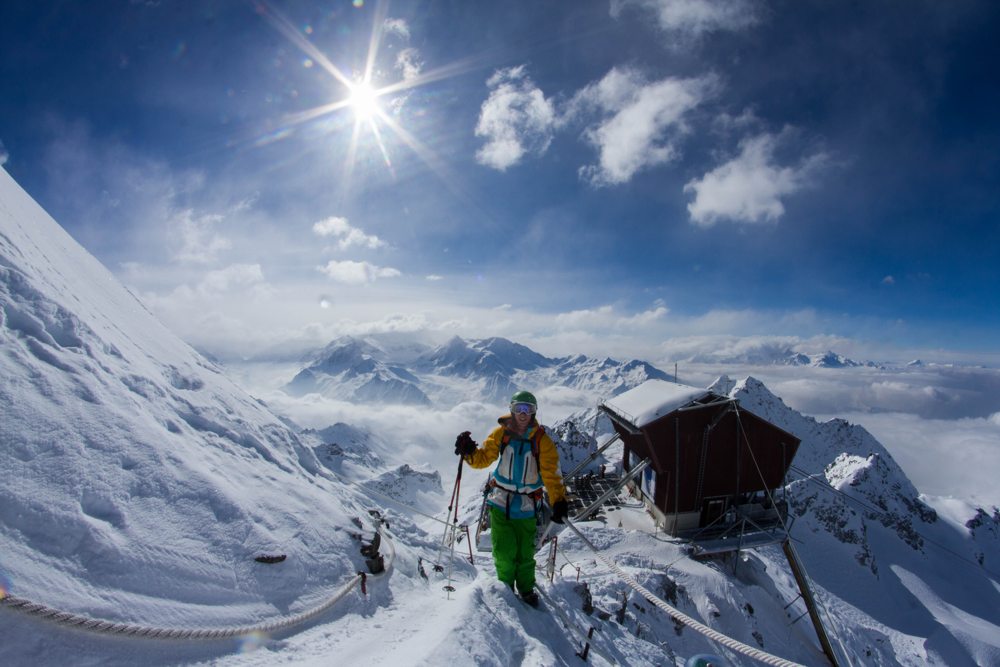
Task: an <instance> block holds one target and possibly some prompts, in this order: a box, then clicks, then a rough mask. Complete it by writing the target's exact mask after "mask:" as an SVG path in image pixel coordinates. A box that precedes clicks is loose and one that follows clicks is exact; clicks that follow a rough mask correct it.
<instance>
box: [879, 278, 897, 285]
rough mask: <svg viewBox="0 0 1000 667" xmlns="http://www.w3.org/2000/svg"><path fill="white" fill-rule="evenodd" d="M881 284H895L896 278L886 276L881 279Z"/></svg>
mask: <svg viewBox="0 0 1000 667" xmlns="http://www.w3.org/2000/svg"><path fill="white" fill-rule="evenodd" d="M882 284H883V285H895V284H896V279H895V278H893V277H892V276H886V277H885V278H883V279H882Z"/></svg>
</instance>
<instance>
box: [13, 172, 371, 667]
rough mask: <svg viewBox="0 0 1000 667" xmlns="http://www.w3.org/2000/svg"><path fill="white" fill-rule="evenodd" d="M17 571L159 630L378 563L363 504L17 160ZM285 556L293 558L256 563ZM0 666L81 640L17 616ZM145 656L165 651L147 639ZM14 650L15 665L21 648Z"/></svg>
mask: <svg viewBox="0 0 1000 667" xmlns="http://www.w3.org/2000/svg"><path fill="white" fill-rule="evenodd" d="M0 341H2V342H0V377H2V380H0V406H2V410H3V418H2V419H0V571H2V572H3V573H4V576H3V581H2V582H0V583H3V587H4V588H6V589H8V590H9V592H10V593H11V594H14V595H17V596H19V597H24V598H28V599H32V600H35V601H38V602H42V603H45V604H47V605H50V606H53V607H57V608H63V609H67V610H70V611H74V612H77V613H81V614H87V615H92V616H96V617H100V618H107V619H112V620H124V621H131V622H136V623H142V624H147V625H150V624H157V623H159V624H167V625H171V626H177V625H181V626H185V627H187V626H193V627H198V626H204V625H210V626H219V625H228V624H243V623H248V622H253V621H255V620H258V619H262V618H269V617H272V616H277V615H279V614H282V613H285V612H294V611H297V610H301V609H302V608H304V607H306V606H309V603H314V598H315V596H316V595H317V594H318V593H322V592H323V591H324V589H330V588H332V587H334V586H337V585H340V584H341V583H342V582H343V580H345V579H346V578H347V577H348V576H349V575H351V574H353V573H354V572H355V571H357V570H358V569H359V566H361V565H362V561H361V559H360V557H356V554H357V549H356V546H355V545H354V543H353V540H352V539H351V538H350V536H349V534H348V532H349V531H347V530H345V529H344V528H345V526H347V527H349V526H350V525H351V524H350V521H349V518H350V517H352V516H355V515H358V514H360V513H362V512H363V510H362V509H359V508H358V507H356V506H355V505H354V503H353V501H352V500H351V495H350V494H349V493H345V487H344V485H343V484H335V483H333V482H332V479H333V477H334V476H333V475H332V474H331V473H326V472H324V468H323V467H322V466H321V465H320V462H319V460H318V459H317V457H316V455H315V454H314V452H313V451H312V449H310V448H309V447H308V446H307V445H306V444H305V443H304V442H303V441H302V440H301V439H300V438H299V437H298V436H297V435H296V434H295V433H293V432H292V431H291V430H290V429H289V428H288V427H287V426H286V425H285V424H283V423H282V422H281V421H280V420H279V419H278V418H277V417H276V416H275V415H273V414H271V413H270V412H269V411H268V410H267V408H266V407H264V406H263V405H261V404H260V403H259V402H257V401H256V400H254V399H253V398H251V397H250V396H248V395H247V394H245V393H244V392H243V391H241V390H240V389H239V388H238V387H237V386H236V385H235V384H233V383H232V382H231V381H230V380H229V379H228V378H227V377H226V376H225V375H223V374H222V373H221V372H220V371H219V369H218V368H216V367H215V366H213V365H212V364H211V363H209V362H207V361H206V360H205V359H204V358H202V357H201V356H200V355H199V354H198V353H196V352H195V351H194V350H192V349H191V348H190V347H189V346H187V345H186V344H185V343H183V342H182V341H181V340H180V339H178V338H177V337H176V336H174V335H173V334H171V333H170V332H169V331H167V330H166V329H165V328H164V327H163V326H162V325H161V324H160V322H159V321H157V320H156V319H155V318H154V317H153V316H152V315H151V314H150V313H149V312H148V311H147V310H146V309H145V308H143V306H142V305H141V304H140V303H139V302H138V301H137V300H136V299H135V298H134V297H133V296H132V295H131V294H130V293H129V292H128V291H127V290H126V289H125V288H124V287H122V286H121V285H120V284H119V283H118V282H117V280H115V278H114V277H113V276H112V275H111V274H110V273H109V272H108V271H107V270H106V269H105V268H104V267H102V266H101V265H100V264H99V263H98V262H97V261H96V260H95V259H93V258H92V257H91V256H90V255H89V254H87V253H86V252H85V251H83V249H82V248H80V247H79V246H78V245H77V244H76V243H75V242H74V241H73V240H72V239H71V238H70V237H69V236H68V235H67V234H66V233H65V232H64V231H63V230H62V229H61V228H60V227H59V226H58V225H57V224H56V223H55V221H53V220H52V219H51V218H50V217H49V216H48V215H46V214H45V213H44V212H43V211H42V210H41V209H40V208H39V207H38V206H37V205H36V204H35V203H34V202H33V201H32V200H31V199H30V197H28V196H27V195H26V194H25V193H24V192H23V191H22V190H21V189H20V188H19V187H18V186H17V184H16V183H14V181H13V180H11V178H10V177H9V176H8V175H7V173H6V172H4V171H2V170H0ZM275 552H277V553H281V554H286V555H287V556H288V560H287V562H286V564H285V565H284V566H283V567H282V568H280V569H278V568H274V567H270V568H269V567H268V566H263V565H260V564H258V563H256V562H255V561H254V560H253V559H254V556H256V555H260V554H273V553H275ZM2 623H3V626H4V632H3V637H2V639H0V663H3V664H23V663H25V662H28V657H29V656H30V662H32V663H35V662H38V661H41V662H43V663H49V664H70V663H73V664H82V663H86V662H94V661H98V658H99V656H101V655H102V653H103V648H102V646H101V645H100V643H99V642H91V643H86V642H84V645H85V646H89V647H91V649H90V651H89V652H88V651H87V650H83V651H81V652H80V653H79V654H76V653H74V654H73V656H74V657H73V659H72V660H68V659H67V654H66V653H65V652H66V651H68V650H69V649H68V646H70V645H71V644H72V641H71V640H70V639H65V640H64V641H53V639H52V636H53V634H52V629H51V628H49V627H45V626H43V627H36V625H35V624H34V623H29V622H26V621H24V620H23V619H20V618H15V617H13V616H12V614H11V613H10V612H6V611H4V612H3V621H2ZM147 648H148V647H147ZM5 656H6V657H5Z"/></svg>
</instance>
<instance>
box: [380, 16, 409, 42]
mask: <svg viewBox="0 0 1000 667" xmlns="http://www.w3.org/2000/svg"><path fill="white" fill-rule="evenodd" d="M382 30H384V31H385V32H386V33H387V34H390V35H396V36H397V37H401V38H403V39H404V40H407V41H409V39H410V25H409V24H408V23H407V22H406V21H405V20H403V19H392V18H387V19H386V20H385V21H383V22H382Z"/></svg>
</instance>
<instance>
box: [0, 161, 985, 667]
mask: <svg viewBox="0 0 1000 667" xmlns="http://www.w3.org/2000/svg"><path fill="white" fill-rule="evenodd" d="M0 336H2V346H0V373H2V381H0V406H2V408H3V419H2V420H0V588H2V590H0V593H9V594H10V595H12V596H17V597H19V598H26V599H30V600H34V601H37V602H41V603H45V604H47V605H50V606H53V607H58V608H62V609H65V610H67V611H71V612H74V613H77V614H81V615H88V616H94V617H99V618H105V619H112V620H121V621H128V622H132V623H136V624H141V625H147V626H156V627H167V628H203V627H213V628H214V627H220V626H231V625H246V624H253V623H255V622H258V621H261V620H270V619H274V618H276V617H281V616H284V615H287V614H293V613H296V612H298V611H301V610H303V609H307V608H311V607H313V606H314V605H316V604H317V603H319V602H321V601H322V600H323V599H325V597H326V596H328V595H329V594H330V593H332V592H334V591H336V590H337V589H338V588H339V587H340V586H341V584H343V583H344V582H345V581H346V580H347V579H349V578H350V577H351V576H353V575H354V573H355V572H357V571H359V570H364V569H365V565H364V563H363V559H362V557H361V556H360V553H359V548H358V547H359V541H358V537H359V536H360V537H361V538H362V539H364V540H367V539H370V538H371V536H372V535H373V533H372V527H373V524H372V522H371V518H370V516H369V513H368V510H370V509H376V508H377V509H379V510H380V511H381V512H382V514H383V516H384V517H385V518H386V519H387V520H388V527H387V528H386V530H387V534H388V535H389V537H390V538H391V541H392V543H393V548H392V550H391V552H392V553H394V554H395V559H394V561H393V568H392V569H391V571H390V574H389V575H388V577H385V578H382V579H374V578H373V579H370V580H369V587H368V595H367V596H362V595H361V593H360V592H358V591H353V592H352V593H351V594H350V595H348V596H347V598H345V600H344V601H343V602H342V603H340V604H338V605H337V606H336V607H334V608H333V609H332V610H330V611H329V612H326V613H324V614H322V615H321V616H319V617H317V618H316V619H314V620H312V621H310V622H308V623H305V624H303V625H302V626H300V627H297V628H295V629H292V630H289V631H285V632H283V633H281V634H279V635H277V636H272V637H266V636H253V637H248V638H246V639H245V640H243V641H233V640H227V641H208V642H184V641H169V642H168V641H154V640H140V639H126V638H121V637H118V638H112V637H106V636H101V635H93V634H84V633H82V632H80V631H74V630H68V629H65V628H63V627H60V626H57V625H55V624H53V623H49V622H43V621H40V620H35V619H32V618H29V617H27V616H25V615H23V614H21V613H19V612H16V611H14V610H12V609H9V608H6V607H4V606H2V605H0V627H2V628H3V632H2V635H0V664H4V665H6V664H11V665H20V664H32V665H66V664H73V665H109V664H110V665H134V664H146V665H176V664H207V663H211V664H220V665H264V664H267V665H270V664H275V663H283V664H307V665H328V664H331V663H335V662H336V663H345V664H353V663H355V662H364V663H365V664H375V665H397V664H427V665H437V664H443V663H452V664H477V665H509V664H524V665H551V664H566V665H568V664H577V663H579V658H577V657H576V656H575V655H574V653H575V652H576V651H579V650H580V649H581V648H582V642H581V641H580V640H579V639H578V638H577V637H576V636H575V635H573V634H572V633H570V634H567V632H566V630H565V628H564V627H563V626H562V623H561V620H560V619H561V616H560V613H559V612H557V611H556V610H557V609H558V610H559V611H560V612H561V613H562V614H565V616H566V617H568V618H570V619H571V620H572V623H573V625H574V626H579V627H580V628H582V629H583V630H584V631H586V629H587V628H589V627H590V626H594V627H595V628H596V630H597V632H596V635H595V639H594V645H595V650H596V651H599V652H600V653H601V654H603V655H606V656H607V657H608V658H610V659H611V660H613V661H614V662H617V663H619V664H628V665H662V664H673V665H681V664H683V663H684V660H685V659H686V658H687V657H689V656H692V655H694V654H697V653H722V654H724V655H725V656H726V657H727V658H728V659H729V660H731V661H732V662H733V663H734V664H743V665H749V664H754V663H753V661H752V660H750V659H748V658H744V657H741V656H740V655H738V654H736V653H733V652H731V651H726V650H723V649H722V648H721V647H719V646H716V645H713V644H712V643H711V642H709V641H708V640H706V639H704V638H703V637H701V636H700V635H698V634H696V633H694V632H692V631H691V630H690V629H684V628H681V627H680V626H678V625H676V624H675V623H674V622H672V621H671V620H670V619H669V617H667V616H666V615H665V614H664V613H663V612H661V611H660V610H658V609H656V608H655V607H653V606H652V605H650V604H649V603H648V602H647V601H645V600H644V599H642V598H641V597H639V596H638V595H636V594H635V593H634V592H632V591H631V589H629V588H627V587H626V586H625V585H624V584H623V582H622V581H621V580H620V579H619V578H618V577H617V575H615V574H614V573H613V572H611V571H609V570H608V569H607V567H606V566H604V565H603V564H602V563H600V562H599V561H598V560H597V559H596V557H595V556H594V554H593V553H591V552H590V551H589V550H588V549H587V548H586V546H585V545H584V544H583V543H582V542H581V540H579V538H577V537H576V536H575V535H572V534H570V533H569V532H566V531H564V532H563V533H562V534H561V535H560V539H559V544H560V547H561V552H560V554H559V557H558V560H557V565H558V567H557V575H556V578H555V581H554V583H553V584H545V585H544V587H543V588H544V590H545V592H546V594H547V597H548V599H547V600H546V602H545V606H546V608H547V609H546V610H543V611H537V610H533V609H530V608H527V607H525V606H524V605H522V604H521V603H519V602H518V601H516V600H515V599H513V598H512V596H511V595H510V593H509V592H508V591H506V589H505V588H504V587H502V586H500V585H498V584H497V583H496V582H495V579H494V575H493V573H492V564H491V562H490V559H489V556H488V554H481V553H478V552H477V553H476V563H475V565H471V564H469V563H467V562H466V561H464V560H463V558H462V555H463V553H466V552H464V551H463V549H467V548H468V547H467V543H466V542H464V541H463V542H462V543H460V544H459V545H458V548H457V552H456V554H457V555H456V558H455V559H454V561H451V560H450V559H449V558H448V556H449V553H448V552H447V551H446V552H445V553H444V554H440V555H442V556H443V558H441V559H440V560H441V561H442V564H444V565H447V564H448V563H449V562H452V564H453V573H452V584H453V585H454V587H455V589H456V590H455V591H454V592H453V593H450V594H449V593H446V592H445V591H444V590H443V589H442V586H443V585H444V584H445V583H446V579H445V577H446V575H445V573H439V572H435V571H434V570H433V569H432V568H431V567H430V562H431V561H433V560H435V559H437V557H438V556H439V549H438V547H439V544H440V538H441V530H442V526H441V525H440V524H439V523H437V522H435V521H433V520H430V519H429V518H427V517H426V516H425V514H428V513H429V514H435V515H437V516H441V515H442V509H443V507H444V505H445V504H446V502H447V493H445V491H450V488H451V483H452V480H453V478H451V477H449V478H446V479H442V476H441V474H440V473H439V472H438V471H436V470H432V469H430V468H429V467H427V466H426V465H425V464H418V463H417V462H415V461H406V460H402V459H400V458H399V452H398V450H397V449H396V448H394V447H393V446H392V443H391V442H389V441H387V440H383V439H382V438H381V437H380V436H379V435H378V434H376V433H372V432H369V431H366V430H363V429H360V428H357V427H355V426H352V425H349V424H343V423H338V424H334V425H332V426H329V427H328V428H324V429H319V430H314V431H302V432H296V431H295V430H294V429H293V428H292V427H290V426H288V425H286V424H285V423H284V422H283V421H282V420H281V419H279V418H278V417H277V416H275V415H274V414H272V413H271V412H270V411H269V410H268V409H267V408H266V407H265V406H264V405H262V404H260V403H259V402H258V401H256V400H254V399H253V398H251V397H250V396H248V395H246V394H245V393H244V392H243V391H242V390H240V389H239V388H238V387H237V386H236V385H235V384H233V383H232V382H231V381H229V380H228V379H227V378H226V376H225V375H223V374H222V373H221V372H220V371H219V369H218V368H216V367H215V366H213V365H212V364H211V363H209V362H207V361H206V360H205V359H204V358H202V357H201V356H199V355H198V354H197V353H196V352H194V351H193V350H191V349H190V348H189V347H188V346H187V345H185V344H184V343H183V342H181V341H180V340H179V339H177V338H176V337H175V336H173V335H172V334H171V333H170V332H168V331H167V330H165V329H164V327H163V326H162V325H160V323H159V322H157V321H156V320H155V318H153V317H152V316H151V315H150V314H149V313H148V312H147V311H146V310H145V309H144V308H143V307H142V305H141V304H140V303H139V302H138V301H137V300H136V299H134V298H133V297H132V295H131V294H129V293H128V291H127V290H125V289H124V288H123V287H122V286H121V285H119V284H118V283H117V282H116V281H115V280H114V279H113V277H112V276H111V275H110V274H109V273H108V272H107V271H106V270H105V269H104V268H103V267H101V266H100V265H99V264H98V263H97V262H96V261H95V260H94V259H93V258H92V257H90V256H89V255H88V254H87V253H86V252H85V251H83V249H81V248H80V247H79V246H78V245H77V244H76V243H75V242H73V241H72V239H70V238H69V237H68V236H67V235H66V234H65V233H64V232H63V231H62V230H61V229H60V228H59V226H58V225H57V224H56V223H55V222H54V221H53V220H51V219H50V218H49V217H48V216H47V215H45V214H44V212H43V211H41V210H40V209H39V208H38V207H37V205H35V204H34V202H32V201H31V199H30V198H29V197H28V196H27V195H26V194H25V193H24V192H23V191H21V190H20V188H19V187H18V186H17V185H16V184H15V183H13V181H11V180H10V178H9V177H8V176H7V175H6V173H4V172H2V171H0ZM711 389H712V391H715V392H717V393H724V394H729V395H731V396H734V397H736V398H739V399H740V403H741V405H743V406H744V407H745V408H746V409H749V410H752V411H754V412H756V413H757V414H759V415H760V416H762V417H764V418H767V419H770V420H772V421H774V422H775V423H777V424H778V425H779V426H781V427H782V428H785V429H787V430H789V431H791V432H793V433H794V434H796V435H797V436H799V437H800V438H802V440H803V444H802V447H801V448H800V456H799V458H797V460H796V466H797V468H798V471H797V473H796V477H797V478H798V479H797V481H795V482H794V483H793V484H792V486H791V488H790V491H789V500H790V504H791V506H792V508H793V511H794V513H795V514H797V515H799V516H800V518H799V519H798V521H797V522H796V525H795V527H794V530H793V534H794V535H795V536H796V537H797V538H798V540H799V546H798V548H799V551H800V553H801V554H802V556H803V558H804V560H805V562H806V565H807V567H808V568H809V571H810V574H811V575H812V577H813V579H814V583H815V584H816V592H817V595H818V596H819V598H820V599H821V600H822V601H823V602H824V605H825V607H826V609H827V610H828V612H829V614H828V619H829V621H830V625H831V629H832V630H833V631H834V632H835V635H836V637H838V638H839V639H840V640H841V641H842V643H843V644H844V647H845V650H846V654H847V655H849V656H850V658H851V661H852V662H853V664H856V665H857V664H866V665H867V664H878V665H891V664H906V665H923V664H939V665H945V664H947V665H974V664H980V665H989V664H1000V657H998V656H1000V653H998V647H997V644H998V643H1000V642H998V633H997V628H998V626H1000V618H998V613H1000V612H998V610H1000V585H998V584H997V583H996V581H997V578H996V576H995V575H994V574H991V573H995V572H996V570H997V562H998V561H1000V548H998V541H1000V537H998V536H1000V515H998V514H997V513H996V511H978V512H977V511H975V509H974V508H970V507H968V506H964V505H962V504H961V503H958V502H952V503H949V504H947V505H946V506H945V505H943V506H941V507H939V508H930V507H928V506H927V505H925V504H924V503H923V502H922V501H921V499H920V498H919V496H918V495H917V494H916V491H915V490H914V489H913V487H912V485H911V484H910V483H909V481H908V480H907V479H906V476H905V475H904V474H903V473H902V471H901V470H900V469H899V468H898V466H896V464H895V462H894V461H893V460H892V458H891V457H890V456H889V455H888V454H887V453H886V452H885V450H884V448H882V447H881V445H879V443H878V442H877V441H875V439H874V438H872V437H871V436H870V435H869V434H868V433H867V432H865V431H864V430H863V429H860V428H859V427H854V426H851V425H849V424H847V423H846V422H840V421H836V420H835V421H831V422H824V423H818V422H816V421H815V420H812V419H810V418H808V417H804V416H802V415H801V414H799V413H797V412H795V411H794V410H791V409H789V408H788V407H787V406H785V405H784V404H783V403H782V402H781V401H780V399H778V398H777V397H775V396H773V395H772V394H771V393H770V392H769V391H767V389H766V388H765V387H763V385H761V384H760V383H758V382H756V381H754V380H752V379H747V380H744V381H742V382H739V383H736V382H732V381H728V380H726V379H723V380H721V381H720V382H718V383H716V384H715V385H714V386H713V387H711ZM594 415H595V413H594V412H593V411H592V410H591V411H589V412H588V413H586V414H582V415H578V416H576V417H574V420H573V421H565V422H562V423H558V424H553V425H552V428H551V429H550V432H551V433H552V434H554V435H555V436H556V437H557V438H558V439H559V440H560V448H561V453H562V457H563V460H564V462H565V463H566V464H567V467H568V465H569V464H570V463H571V462H575V461H579V460H581V459H582V453H583V452H584V451H587V450H591V449H593V448H594V447H595V446H596V444H597V442H596V441H595V437H594V434H595V433H596V434H597V438H596V439H597V440H601V441H603V440H604V439H605V438H607V437H608V432H607V426H606V425H604V426H599V425H598V426H595V424H594V422H593V420H594V418H595V417H594ZM810 476H811V477H810ZM478 481H479V478H476V477H475V476H471V475H469V476H467V477H466V482H465V486H464V487H463V490H462V496H461V502H460V504H459V513H460V518H461V519H462V520H463V521H466V522H469V523H470V524H472V523H473V522H474V520H475V517H476V515H477V513H478V511H479V507H480V499H481V495H480V494H479V493H478V488H477V485H476V483H477V482H478ZM831 485H832V486H831ZM442 487H445V488H444V489H443V488H442ZM834 489H836V490H834ZM400 502H402V503H405V504H406V505H409V506H412V507H414V508H415V509H416V510H417V511H410V510H407V509H405V508H404V507H403V506H401V505H399V504H398V503H400ZM355 520H359V521H358V523H356V522H355ZM581 529H582V530H584V531H585V533H586V535H587V536H588V539H590V540H591V541H592V542H594V543H595V544H596V545H597V546H598V547H599V548H600V549H601V553H602V554H604V555H605V556H607V557H609V558H612V559H614V561H615V562H616V563H618V565H619V566H620V567H622V568H624V569H625V570H626V571H628V572H630V573H631V574H632V575H633V576H635V577H636V578H638V579H639V580H640V581H641V582H642V583H643V584H644V585H645V586H647V587H648V588H650V589H651V590H653V591H654V592H656V593H657V594H659V595H661V596H662V597H663V598H664V599H665V600H667V601H668V602H670V603H671V604H674V605H676V606H677V607H678V608H680V610H681V611H683V612H685V613H686V614H688V615H690V616H693V617H695V618H697V619H698V620H700V621H701V622H703V623H705V624H707V625H709V626H711V627H713V628H715V629H717V630H719V631H721V632H723V633H725V634H727V635H730V636H732V637H734V638H736V639H738V640H740V641H742V642H744V643H747V644H750V645H752V646H759V647H762V648H763V649H764V650H767V651H769V652H771V653H773V654H776V655H780V656H782V657H784V658H788V659H791V660H795V661H798V662H801V663H803V664H808V665H823V664H826V662H825V659H824V658H823V656H822V654H821V653H820V651H819V648H818V645H817V642H816V638H815V634H814V633H813V631H812V628H811V627H810V626H809V625H808V622H807V620H800V621H798V622H793V621H794V619H795V618H796V617H798V616H799V615H800V614H801V613H802V611H803V608H802V603H801V601H796V596H797V591H796V589H795V584H794V582H793V581H792V578H791V575H790V574H789V572H788V569H787V565H785V564H784V561H783V559H782V557H781V555H780V551H778V550H777V549H776V548H774V547H770V548H766V549H762V550H760V551H758V552H755V553H749V554H745V556H744V558H742V559H740V561H739V562H738V563H734V562H732V561H730V562H718V561H709V562H704V563H703V562H696V561H694V560H692V559H690V558H688V557H687V556H686V553H685V551H684V548H683V545H682V544H678V543H674V542H672V541H670V540H668V539H666V538H664V537H663V536H662V535H656V534H655V531H654V529H653V527H652V524H651V522H650V520H649V517H648V516H647V515H646V514H645V513H644V512H643V510H642V509H641V507H638V506H636V504H635V503H632V506H629V507H624V508H621V509H618V510H614V511H609V512H607V513H606V515H605V516H604V517H602V518H601V519H600V520H598V521H595V522H589V523H586V524H583V525H581ZM387 553H389V552H388V548H387ZM264 554H285V555H287V559H286V560H285V561H284V562H282V563H279V564H275V565H264V564H260V563H257V562H255V561H254V556H257V555H264ZM734 566H735V567H734ZM577 568H579V570H578V569H577ZM421 569H423V571H424V572H426V573H427V577H426V578H424V577H423V576H421V574H420V571H421ZM583 584H586V585H587V586H588V587H589V593H590V595H591V596H592V600H593V604H594V611H593V612H592V613H591V614H590V615H587V614H586V613H584V611H583V610H582V606H583V604H582V602H583V597H582V593H583V591H582V589H581V586H582V585H583ZM591 659H592V661H593V662H595V663H597V664H603V663H604V662H605V658H603V657H601V655H600V654H598V653H596V652H595V653H591Z"/></svg>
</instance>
